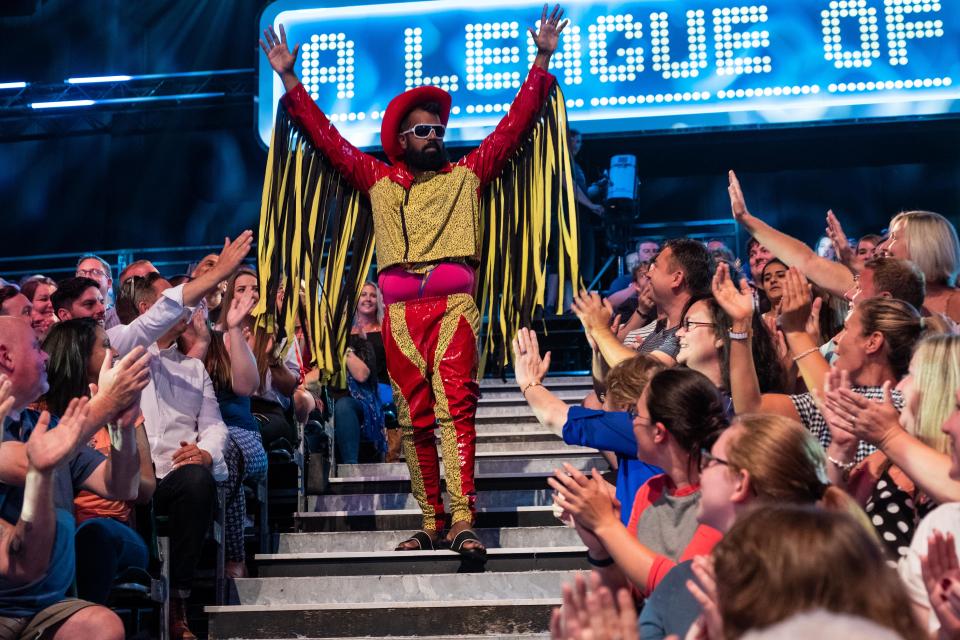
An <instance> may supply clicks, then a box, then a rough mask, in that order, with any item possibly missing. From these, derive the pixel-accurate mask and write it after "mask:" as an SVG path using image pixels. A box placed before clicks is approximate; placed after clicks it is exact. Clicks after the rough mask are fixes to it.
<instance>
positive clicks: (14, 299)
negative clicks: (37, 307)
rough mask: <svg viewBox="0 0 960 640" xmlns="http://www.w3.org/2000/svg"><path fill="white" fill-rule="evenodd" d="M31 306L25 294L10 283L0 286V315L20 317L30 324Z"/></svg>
mask: <svg viewBox="0 0 960 640" xmlns="http://www.w3.org/2000/svg"><path fill="white" fill-rule="evenodd" d="M32 313H33V306H32V305H31V304H30V300H28V299H27V296H25V295H23V294H22V293H20V289H19V288H18V287H17V286H15V285H12V284H8V285H4V286H3V287H0V316H10V317H12V318H20V319H21V320H24V321H26V322H27V323H28V324H30V325H31V326H32Z"/></svg>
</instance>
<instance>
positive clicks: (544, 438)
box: [477, 428, 563, 444]
mask: <svg viewBox="0 0 960 640" xmlns="http://www.w3.org/2000/svg"><path fill="white" fill-rule="evenodd" d="M494 442H551V443H557V442H563V438H561V437H560V436H559V435H557V434H556V433H554V432H553V431H550V430H548V429H544V428H540V429H530V430H525V431H514V430H512V429H509V428H504V429H503V430H502V431H494V430H493V429H484V430H482V431H480V432H478V433H477V444H490V443H494Z"/></svg>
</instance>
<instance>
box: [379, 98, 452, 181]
mask: <svg viewBox="0 0 960 640" xmlns="http://www.w3.org/2000/svg"><path fill="white" fill-rule="evenodd" d="M452 101H453V98H452V97H451V96H450V94H449V93H447V92H446V91H444V90H443V89H441V88H439V87H431V86H423V87H417V88H416V89H410V90H409V91H404V92H403V93H401V94H400V95H398V96H397V97H396V98H394V99H393V100H391V101H390V104H388V105H387V110H386V111H384V112H383V123H382V124H381V125H380V144H382V145H383V151H384V153H386V154H387V158H389V159H390V162H393V163H396V162H397V161H398V160H399V159H400V158H401V157H402V156H403V149H402V148H401V147H400V141H399V140H398V139H397V134H398V133H400V123H401V122H403V119H404V118H406V117H407V114H409V113H410V112H411V111H413V110H414V109H415V108H416V107H417V106H418V105H421V104H424V103H425V102H436V103H437V104H439V105H440V123H441V124H442V125H443V126H447V121H448V120H449V119H450V103H451V102H452Z"/></svg>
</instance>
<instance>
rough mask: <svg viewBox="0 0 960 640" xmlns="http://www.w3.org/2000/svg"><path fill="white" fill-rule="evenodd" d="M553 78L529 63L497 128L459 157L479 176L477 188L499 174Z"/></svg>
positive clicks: (531, 124)
mask: <svg viewBox="0 0 960 640" xmlns="http://www.w3.org/2000/svg"><path fill="white" fill-rule="evenodd" d="M555 81H556V79H555V78H554V77H553V74H551V73H550V72H549V71H545V70H544V69H541V68H540V67H538V66H533V67H532V68H531V69H530V73H529V74H528V75H527V79H526V81H525V82H524V83H523V86H522V87H520V92H519V93H518V94H517V97H516V98H514V99H513V104H512V105H510V111H508V112H507V115H505V116H504V117H503V120H501V121H500V123H499V124H498V125H497V128H496V129H494V131H493V133H491V134H490V135H489V136H487V137H486V138H484V140H483V142H481V143H480V146H479V147H477V148H476V149H474V150H473V151H471V152H470V153H469V154H467V155H466V156H464V157H463V159H462V160H460V162H459V163H458V164H462V165H464V166H465V167H467V168H468V169H470V170H471V171H473V172H474V173H475V174H476V175H477V177H478V178H480V188H483V187H485V186H486V185H487V184H488V183H490V182H491V181H493V180H494V179H495V178H496V177H497V175H499V173H500V170H501V169H503V165H504V164H506V162H507V160H508V159H509V158H510V156H511V155H513V152H514V151H516V150H517V147H519V146H520V143H521V142H522V141H523V137H524V135H526V133H527V132H528V131H529V130H530V127H531V126H533V123H534V121H535V119H536V118H537V116H538V115H539V113H540V109H541V108H542V107H543V104H544V103H545V102H546V100H547V96H549V95H550V89H551V88H553V84H554V82H555Z"/></svg>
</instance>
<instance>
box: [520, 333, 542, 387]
mask: <svg viewBox="0 0 960 640" xmlns="http://www.w3.org/2000/svg"><path fill="white" fill-rule="evenodd" d="M549 370H550V352H549V351H548V352H547V353H546V354H545V355H544V356H543V358H541V357H540V345H539V344H538V343H537V334H536V333H535V332H533V331H531V330H530V329H520V331H518V332H517V337H516V338H514V339H513V371H514V376H515V377H516V380H517V385H518V386H519V387H520V388H521V389H525V388H526V387H527V386H529V385H531V384H536V383H538V382H542V381H543V379H544V378H545V377H546V376H547V371H549Z"/></svg>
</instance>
